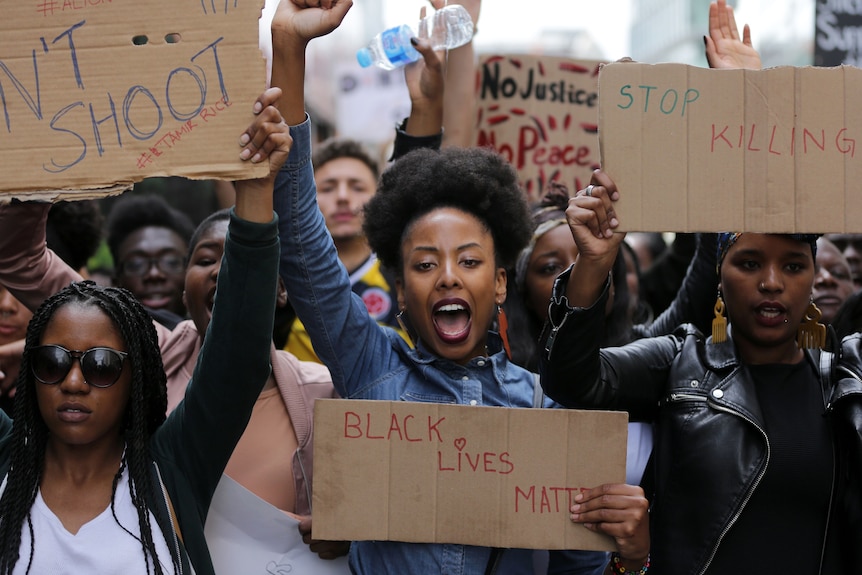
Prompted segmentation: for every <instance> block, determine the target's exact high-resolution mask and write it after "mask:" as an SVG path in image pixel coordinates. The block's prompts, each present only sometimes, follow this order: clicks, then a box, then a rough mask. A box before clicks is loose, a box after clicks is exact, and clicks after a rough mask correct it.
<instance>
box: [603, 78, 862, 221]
mask: <svg viewBox="0 0 862 575" xmlns="http://www.w3.org/2000/svg"><path fill="white" fill-rule="evenodd" d="M860 90H862V70H859V69H857V68H851V67H837V68H813V67H803V68H794V67H780V68H770V69H766V70H710V69H705V68H697V67H693V66H687V65H683V64H658V65H649V64H636V63H614V64H609V65H607V66H604V67H603V68H602V71H601V73H600V76H599V102H600V109H599V138H600V142H601V150H602V167H603V168H604V170H605V171H606V172H608V174H609V175H610V176H611V178H613V179H614V182H615V183H616V184H617V187H618V188H619V190H620V195H621V199H620V201H619V202H618V203H617V206H616V209H617V212H618V213H619V214H620V221H621V223H622V226H623V227H624V228H625V229H626V230H629V231H660V232H666V231H673V232H710V231H715V232H717V231H727V230H733V231H749V232H766V233H795V232H799V233H826V232H862V193H860V191H862V187H860V182H862V153H860V151H859V150H857V141H858V140H859V138H860V137H862V109H860V108H859V106H858V105H857V103H856V99H857V97H858V94H859V93H860Z"/></svg>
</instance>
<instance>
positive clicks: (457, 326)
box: [432, 300, 472, 344]
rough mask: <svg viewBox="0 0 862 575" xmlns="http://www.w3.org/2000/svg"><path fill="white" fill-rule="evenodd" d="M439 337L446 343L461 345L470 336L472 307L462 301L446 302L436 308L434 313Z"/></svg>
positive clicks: (433, 316)
mask: <svg viewBox="0 0 862 575" xmlns="http://www.w3.org/2000/svg"><path fill="white" fill-rule="evenodd" d="M432 319H433V322H434V329H435V330H436V331H437V337H439V338H440V339H441V340H443V341H444V342H446V343H453V344H454V343H461V342H462V341H464V340H465V339H467V336H468V335H470V326H471V325H472V321H471V316H470V307H469V306H468V305H467V303H466V302H464V301H462V300H457V301H453V300H445V301H441V302H439V303H437V305H435V306H434V311H433V313H432Z"/></svg>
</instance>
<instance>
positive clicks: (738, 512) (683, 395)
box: [670, 393, 772, 575]
mask: <svg viewBox="0 0 862 575" xmlns="http://www.w3.org/2000/svg"><path fill="white" fill-rule="evenodd" d="M670 398H671V400H672V401H678V400H689V401H691V400H695V401H703V402H706V403H709V404H710V405H711V406H712V407H714V408H715V409H717V410H718V411H723V412H725V413H729V414H730V415H735V416H737V417H739V418H741V419H744V420H745V421H747V422H748V423H750V424H751V425H753V426H754V428H755V429H757V431H759V432H760V434H761V435H763V439H764V441H765V442H766V462H765V463H764V464H763V467H762V468H761V470H760V472H759V473H758V474H757V477H756V478H755V480H754V484H753V485H752V486H751V489H749V490H748V493H746V495H745V499H743V500H742V503H741V504H740V505H739V508H738V509H737V510H736V512H735V513H734V514H733V517H731V518H730V521H729V522H728V523H727V525H725V526H724V529H722V530H721V534H720V535H719V536H718V540H717V541H716V542H715V545H714V546H713V548H712V552H711V553H710V554H709V559H707V561H706V563H705V564H704V565H703V568H702V569H701V570H700V571H699V574H698V575H703V574H704V573H706V570H707V569H709V566H710V565H711V564H712V560H713V559H715V554H716V552H717V551H718V546H719V545H721V542H722V540H723V539H724V536H725V535H727V532H728V531H730V528H731V527H733V525H734V524H735V523H736V521H737V520H738V519H739V516H740V515H741V514H742V511H743V509H745V506H746V505H747V504H748V501H749V499H751V496H752V495H753V494H754V490H755V489H757V486H758V485H759V484H760V481H761V480H762V479H763V476H764V475H766V468H767V467H768V466H769V457H770V454H771V452H772V447H771V446H770V445H769V437H768V436H767V435H766V432H765V431H764V430H763V429H762V428H761V427H760V426H759V425H757V423H755V422H754V421H753V420H752V419H751V418H749V417H746V416H744V415H743V414H741V413H739V412H737V411H733V410H732V409H728V408H726V407H723V406H721V405H718V404H716V403H710V402H709V399H708V398H706V397H703V396H701V395H694V394H689V393H672V394H671V395H670Z"/></svg>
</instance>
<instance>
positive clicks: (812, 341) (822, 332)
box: [796, 299, 826, 349]
mask: <svg viewBox="0 0 862 575" xmlns="http://www.w3.org/2000/svg"><path fill="white" fill-rule="evenodd" d="M821 317H823V312H821V311H820V308H819V307H817V304H815V303H814V300H813V299H812V300H811V303H809V304H808V309H807V310H805V319H804V320H803V322H802V323H801V324H799V329H797V330H796V345H797V346H799V347H800V348H809V349H823V346H824V345H826V326H825V325H823V324H822V323H820V318H821Z"/></svg>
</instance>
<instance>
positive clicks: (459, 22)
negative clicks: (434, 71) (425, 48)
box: [356, 4, 473, 70]
mask: <svg viewBox="0 0 862 575" xmlns="http://www.w3.org/2000/svg"><path fill="white" fill-rule="evenodd" d="M426 34H427V36H428V40H429V42H430V43H431V46H432V47H433V48H434V49H435V50H442V49H444V48H445V49H451V48H457V47H459V46H463V45H464V44H466V43H467V42H469V41H470V39H471V38H472V37H473V19H472V18H471V17H470V13H469V12H467V9H466V8H464V7H463V6H461V5H460V4H451V5H449V6H445V7H443V8H441V9H440V10H437V11H436V12H434V13H433V14H431V15H430V16H426V17H425V18H423V19H422V20H421V21H420V22H419V25H418V27H417V29H416V30H415V31H414V30H413V29H412V28H410V26H408V25H407V24H402V25H401V26H395V27H394V28H389V29H388V30H384V31H383V32H381V33H380V34H378V35H377V36H375V37H374V38H373V39H372V40H371V42H369V43H368V46H366V47H365V48H362V49H361V50H359V52H357V53H356V59H357V60H359V65H360V66H362V67H363V68H367V67H368V66H371V65H372V64H375V65H377V66H379V67H381V68H383V69H384V70H394V69H395V68H400V67H401V66H404V65H406V64H409V63H410V62H415V61H416V60H418V59H420V58H421V57H422V54H420V53H419V52H418V51H417V50H416V48H414V47H413V45H412V44H411V43H410V38H412V37H414V36H417V37H423V36H425V35H426Z"/></svg>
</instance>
